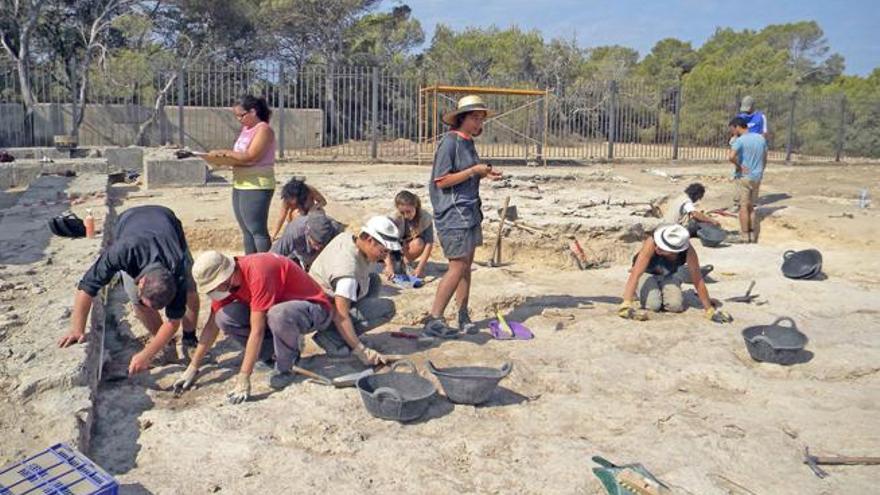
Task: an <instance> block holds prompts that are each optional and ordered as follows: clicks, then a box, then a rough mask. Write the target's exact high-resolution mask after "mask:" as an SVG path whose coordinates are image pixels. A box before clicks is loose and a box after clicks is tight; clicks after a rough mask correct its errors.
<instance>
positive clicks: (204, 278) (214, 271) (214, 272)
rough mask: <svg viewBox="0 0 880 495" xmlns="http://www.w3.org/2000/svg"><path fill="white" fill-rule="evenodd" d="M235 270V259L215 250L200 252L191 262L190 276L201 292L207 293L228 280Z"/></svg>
mask: <svg viewBox="0 0 880 495" xmlns="http://www.w3.org/2000/svg"><path fill="white" fill-rule="evenodd" d="M234 271H235V260H234V259H233V258H232V256H227V255H225V254H223V253H220V252H217V251H206V252H204V253H202V254H201V255H200V256H199V257H198V258H196V261H195V262H194V263H193V267H192V276H193V279H195V281H196V285H197V286H198V291H199V293H201V294H207V293H208V292H211V291H212V290H214V289H216V288H217V286H218V285H220V284H222V283H223V282H225V281H227V280H229V277H231V276H232V272H234Z"/></svg>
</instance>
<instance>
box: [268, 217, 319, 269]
mask: <svg viewBox="0 0 880 495" xmlns="http://www.w3.org/2000/svg"><path fill="white" fill-rule="evenodd" d="M307 218H308V217H307V216H305V215H302V216H299V217H296V218H294V219H293V220H291V221H290V223H288V224H287V227H285V228H284V232H282V234H281V237H279V238H278V240H277V241H275V243H274V244H272V249H271V252H273V253H276V254H280V255H281V256H286V257H288V258H290V259H292V260H294V261H298V262H299V263H300V264H302V265H303V268H304V269H306V270H308V268H309V266H311V264H312V262H313V261H314V260H315V257H316V256H317V255H318V253H315V252H313V251H312V249H311V248H310V247H309V243H308V241H307V240H306V232H307V229H306V219H307Z"/></svg>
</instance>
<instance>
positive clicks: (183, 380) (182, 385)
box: [173, 365, 199, 395]
mask: <svg viewBox="0 0 880 495" xmlns="http://www.w3.org/2000/svg"><path fill="white" fill-rule="evenodd" d="M198 374H199V369H198V368H196V367H195V366H193V365H189V366H188V367H187V368H186V370H184V372H183V373H181V374H180V378H178V379H177V380H176V381H175V382H174V385H173V389H174V394H175V395H180V394H182V393H183V392H184V391H185V390H189V388H190V387H192V384H193V383H195V382H196V375H198Z"/></svg>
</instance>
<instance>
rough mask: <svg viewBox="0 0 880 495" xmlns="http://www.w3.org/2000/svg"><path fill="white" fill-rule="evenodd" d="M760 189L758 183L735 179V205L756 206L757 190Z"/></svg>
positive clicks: (759, 183)
mask: <svg viewBox="0 0 880 495" xmlns="http://www.w3.org/2000/svg"><path fill="white" fill-rule="evenodd" d="M760 188H761V182H760V181H754V180H748V179H736V203H737V204H738V205H743V204H746V205H749V206H756V205H757V204H758V190H759V189H760Z"/></svg>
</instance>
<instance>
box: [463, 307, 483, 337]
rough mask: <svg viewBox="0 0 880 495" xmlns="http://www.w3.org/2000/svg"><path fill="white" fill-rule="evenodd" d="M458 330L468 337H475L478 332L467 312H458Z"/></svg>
mask: <svg viewBox="0 0 880 495" xmlns="http://www.w3.org/2000/svg"><path fill="white" fill-rule="evenodd" d="M458 329H459V330H461V331H462V332H464V333H466V334H468V335H475V334H477V333H479V332H480V329H478V328H477V325H476V324H475V323H474V322H472V321H471V315H469V314H468V311H467V310H464V311H459V312H458Z"/></svg>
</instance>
